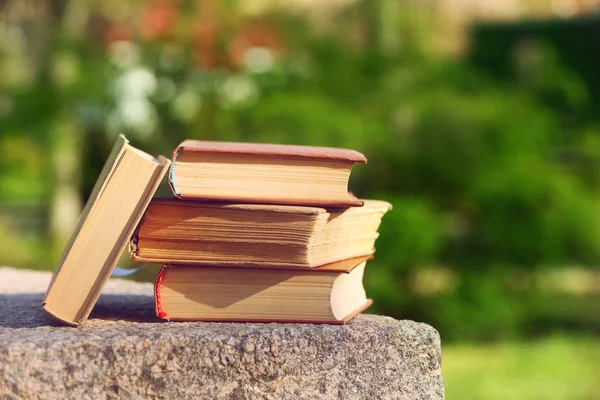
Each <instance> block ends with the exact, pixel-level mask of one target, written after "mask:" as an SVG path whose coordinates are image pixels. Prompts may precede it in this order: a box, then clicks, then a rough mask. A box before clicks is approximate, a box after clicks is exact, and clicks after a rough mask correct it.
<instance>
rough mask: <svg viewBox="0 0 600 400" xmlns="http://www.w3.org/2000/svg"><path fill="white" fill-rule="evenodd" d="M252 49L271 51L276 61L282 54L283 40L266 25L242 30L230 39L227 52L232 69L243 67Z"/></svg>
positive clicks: (252, 26) (251, 26)
mask: <svg viewBox="0 0 600 400" xmlns="http://www.w3.org/2000/svg"><path fill="white" fill-rule="evenodd" d="M253 47H262V48H265V49H268V50H270V51H271V53H272V55H273V56H274V57H275V58H276V59H277V58H279V57H281V55H282V53H283V50H284V48H283V40H282V39H281V36H280V35H279V32H277V31H276V30H275V29H274V28H272V27H270V26H268V25H250V26H248V27H245V28H242V29H241V30H240V31H238V32H237V33H236V34H235V35H234V36H233V38H232V39H231V41H230V43H229V46H228V52H229V58H230V60H231V63H232V64H233V66H234V67H237V68H240V67H242V66H243V65H244V63H245V60H246V54H247V52H248V50H250V49H252V48H253Z"/></svg>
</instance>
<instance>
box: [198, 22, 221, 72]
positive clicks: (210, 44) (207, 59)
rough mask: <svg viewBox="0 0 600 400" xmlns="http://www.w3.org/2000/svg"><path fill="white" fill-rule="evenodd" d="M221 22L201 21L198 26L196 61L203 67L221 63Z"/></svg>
mask: <svg viewBox="0 0 600 400" xmlns="http://www.w3.org/2000/svg"><path fill="white" fill-rule="evenodd" d="M220 34H221V24H220V23H219V21H218V20H206V21H200V23H198V26H197V27H196V34H195V37H194V42H195V44H196V53H195V54H194V61H195V63H196V65H198V66H199V67H200V68H203V69H211V68H214V67H216V66H217V65H218V64H219V61H221V60H222V58H223V56H222V54H220V53H219V35H220Z"/></svg>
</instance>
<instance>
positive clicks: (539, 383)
mask: <svg viewBox="0 0 600 400" xmlns="http://www.w3.org/2000/svg"><path fill="white" fill-rule="evenodd" d="M599 349H600V346H599V343H598V340H597V339H593V338H590V337H564V336H553V337H550V338H547V339H543V340H540V341H537V342H525V343H514V342H508V343H502V344H486V345H478V346H471V345H460V344H458V345H448V346H444V347H443V349H442V351H443V354H444V365H443V368H442V369H443V375H444V382H445V386H446V387H445V389H446V397H447V398H448V399H461V400H500V399H501V400H594V399H597V398H598V397H597V395H598V391H600V385H599V383H598V379H597V378H598V377H597V373H596V372H597V371H598V368H600V351H599Z"/></svg>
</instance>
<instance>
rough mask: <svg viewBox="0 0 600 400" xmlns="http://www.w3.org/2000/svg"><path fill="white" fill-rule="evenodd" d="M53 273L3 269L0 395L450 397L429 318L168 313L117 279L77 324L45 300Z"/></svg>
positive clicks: (146, 287) (137, 287)
mask: <svg viewBox="0 0 600 400" xmlns="http://www.w3.org/2000/svg"><path fill="white" fill-rule="evenodd" d="M49 280H50V274H49V273H45V272H32V271H23V270H16V269H12V268H0V398H1V399H21V398H22V399H117V398H128V399H149V398H161V399H415V400H416V399H423V400H425V399H443V398H444V386H443V380H442V376H441V350H440V338H439V335H438V333H437V332H436V330H435V329H433V328H432V327H430V326H428V325H426V324H422V323H416V322H412V321H398V320H394V319H392V318H389V317H382V316H374V315H363V316H359V317H358V318H356V319H355V320H354V321H352V322H351V323H349V324H347V325H345V326H332V325H312V324H241V323H199V322H194V323H181V322H179V323H177V322H171V323H169V322H164V321H162V320H159V319H158V318H156V317H155V316H154V308H153V307H154V306H153V299H152V286H151V285H150V284H145V283H135V282H130V281H125V280H117V279H114V280H111V281H110V282H109V284H108V285H107V287H106V288H105V290H104V291H103V294H102V296H101V298H100V300H99V302H98V304H97V305H96V307H95V308H94V311H93V313H92V315H91V317H90V320H89V321H88V322H86V324H84V325H83V326H82V327H79V328H72V327H64V326H61V325H60V324H58V323H56V322H54V321H53V320H52V319H50V318H49V317H47V316H46V315H45V314H44V313H43V312H42V310H41V308H40V304H41V301H42V298H43V292H44V291H45V290H46V287H47V285H48V282H49Z"/></svg>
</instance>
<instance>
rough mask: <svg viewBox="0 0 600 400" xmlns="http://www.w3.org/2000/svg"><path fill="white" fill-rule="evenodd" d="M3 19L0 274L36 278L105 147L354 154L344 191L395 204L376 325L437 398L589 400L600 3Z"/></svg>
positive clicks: (596, 374) (44, 0) (456, 0)
mask: <svg viewBox="0 0 600 400" xmlns="http://www.w3.org/2000/svg"><path fill="white" fill-rule="evenodd" d="M0 15H1V18H0V130H1V133H0V154H1V157H0V265H10V266H14V267H20V268H34V269H44V270H53V269H54V267H55V263H56V261H57V259H58V257H59V255H60V253H61V251H62V249H63V246H64V244H65V242H66V241H67V239H68V237H69V236H70V234H71V232H72V230H73V227H74V226H75V225H76V223H77V219H78V217H79V213H80V211H81V209H82V206H83V204H84V202H85V200H86V199H87V197H88V196H89V194H90V192H91V189H92V187H93V184H94V182H95V179H96V177H97V176H98V174H99V172H100V170H101V168H102V166H103V164H104V162H105V159H106V157H107V155H108V152H109V151H110V149H111V147H112V144H113V142H114V140H115V138H116V136H117V135H118V134H119V133H124V134H125V135H126V136H127V137H128V138H129V139H130V140H131V141H132V143H133V144H134V145H135V146H138V147H140V148H142V149H144V150H145V151H148V152H150V153H152V154H164V155H167V156H169V155H170V153H171V151H172V150H173V149H174V148H175V146H176V145H177V144H178V143H179V142H181V141H182V140H183V139H186V138H196V139H208V140H229V141H251V142H272V143H294V144H308V145H325V146H340V147H348V148H353V149H356V150H359V151H361V152H363V153H364V154H365V155H366V156H367V158H368V159H369V163H368V164H367V165H365V166H357V167H355V168H354V171H353V173H352V178H351V189H352V190H353V191H354V192H355V193H356V194H357V195H359V196H360V197H364V198H380V199H385V200H388V201H389V202H391V203H392V204H393V205H394V210H393V211H392V212H390V213H389V214H388V215H387V216H386V217H385V218H384V221H383V224H382V227H381V236H380V238H379V240H378V242H377V257H376V259H375V261H373V262H371V263H370V265H369V268H368V269H367V275H366V285H367V292H368V293H369V295H370V296H371V297H372V298H374V299H375V306H374V308H373V310H371V311H372V312H376V313H381V314H387V315H390V316H393V317H395V318H410V319H415V320H417V321H423V322H427V323H429V324H432V325H433V326H434V327H436V328H437V329H438V330H439V331H440V333H441V336H442V340H443V358H444V361H443V373H444V378H445V381H446V391H447V398H448V399H451V400H452V399H508V400H511V399H600V338H599V334H600V272H599V269H598V267H597V266H598V265H599V263H600V0H329V1H327V2H323V1H318V0H285V1H284V0H279V1H278V0H221V1H219V0H196V1H192V0H168V1H167V0H165V1H139V0H137V1H136V0H130V1H123V0H103V1H101V0H97V1H91V0H90V1H72V2H67V1H66V0H2V1H0ZM161 193H162V194H165V195H168V189H167V188H162V189H161ZM123 263H124V266H127V265H126V264H127V261H126V258H124V260H123ZM154 272H155V270H154V271H152V270H145V271H143V272H141V273H138V274H136V275H135V276H134V279H138V280H144V279H151V278H152V275H153V273H154Z"/></svg>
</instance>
